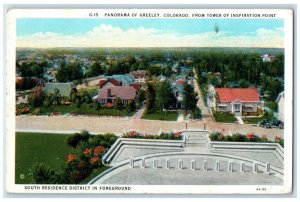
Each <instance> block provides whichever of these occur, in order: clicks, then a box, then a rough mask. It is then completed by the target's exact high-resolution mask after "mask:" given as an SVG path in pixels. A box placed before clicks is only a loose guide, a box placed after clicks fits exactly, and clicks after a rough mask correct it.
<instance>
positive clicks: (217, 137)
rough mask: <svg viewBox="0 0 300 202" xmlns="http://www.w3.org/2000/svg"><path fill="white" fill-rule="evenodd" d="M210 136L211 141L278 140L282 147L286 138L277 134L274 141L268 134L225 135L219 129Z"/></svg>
mask: <svg viewBox="0 0 300 202" xmlns="http://www.w3.org/2000/svg"><path fill="white" fill-rule="evenodd" d="M209 138H210V140H211V141H229V142H277V143H279V144H280V145H281V146H282V147H283V146H284V139H283V138H281V137H278V136H276V137H275V138H274V141H271V140H269V139H268V138H267V136H266V135H263V136H262V137H259V136H257V135H255V134H254V133H247V134H246V135H243V134H239V133H236V134H233V135H223V133H221V132H219V131H213V132H211V133H210V134H209Z"/></svg>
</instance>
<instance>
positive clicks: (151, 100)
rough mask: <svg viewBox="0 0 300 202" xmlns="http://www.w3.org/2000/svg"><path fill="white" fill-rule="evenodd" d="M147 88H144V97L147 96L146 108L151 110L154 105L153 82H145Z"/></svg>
mask: <svg viewBox="0 0 300 202" xmlns="http://www.w3.org/2000/svg"><path fill="white" fill-rule="evenodd" d="M146 85H147V89H146V98H147V104H146V109H147V110H149V111H151V110H153V109H154V106H155V89H154V86H153V84H151V83H149V82H148V83H147V84H146Z"/></svg>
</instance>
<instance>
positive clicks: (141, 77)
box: [130, 70, 146, 83]
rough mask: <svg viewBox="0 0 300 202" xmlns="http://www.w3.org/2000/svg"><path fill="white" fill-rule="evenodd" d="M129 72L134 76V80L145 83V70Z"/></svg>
mask: <svg viewBox="0 0 300 202" xmlns="http://www.w3.org/2000/svg"><path fill="white" fill-rule="evenodd" d="M130 74H131V75H132V76H133V77H134V81H136V82H140V83H145V82H146V71H145V70H138V71H133V72H130Z"/></svg>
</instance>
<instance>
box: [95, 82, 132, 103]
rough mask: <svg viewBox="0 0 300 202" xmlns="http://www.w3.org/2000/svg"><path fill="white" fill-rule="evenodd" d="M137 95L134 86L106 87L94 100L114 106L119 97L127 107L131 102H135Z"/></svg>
mask: <svg viewBox="0 0 300 202" xmlns="http://www.w3.org/2000/svg"><path fill="white" fill-rule="evenodd" d="M136 95H137V94H136V90H135V89H134V88H133V87H132V86H105V87H103V88H102V89H101V90H100V92H99V94H98V95H97V96H95V97H94V99H96V100H97V102H99V103H101V104H107V103H111V104H114V102H115V99H116V98H117V97H119V98H120V99H121V101H122V103H123V104H124V105H127V104H129V102H130V101H135V98H136Z"/></svg>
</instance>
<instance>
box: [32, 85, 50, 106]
mask: <svg viewBox="0 0 300 202" xmlns="http://www.w3.org/2000/svg"><path fill="white" fill-rule="evenodd" d="M45 98H46V96H45V94H44V92H43V91H42V90H41V88H36V89H35V90H34V91H33V92H32V93H31V94H30V95H29V96H28V102H29V104H30V105H31V106H33V107H40V106H42V105H43V102H44V100H45Z"/></svg>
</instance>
